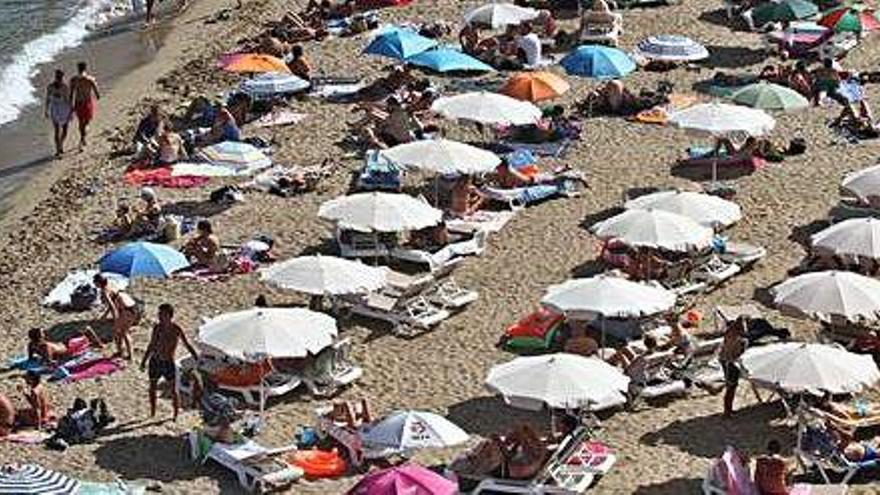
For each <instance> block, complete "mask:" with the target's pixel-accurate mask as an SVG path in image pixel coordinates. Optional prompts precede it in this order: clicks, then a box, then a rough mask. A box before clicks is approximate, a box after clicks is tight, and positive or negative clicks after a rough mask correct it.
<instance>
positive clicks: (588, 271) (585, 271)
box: [571, 259, 609, 278]
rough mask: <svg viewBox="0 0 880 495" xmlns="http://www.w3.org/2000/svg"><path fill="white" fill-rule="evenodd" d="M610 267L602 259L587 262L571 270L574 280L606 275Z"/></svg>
mask: <svg viewBox="0 0 880 495" xmlns="http://www.w3.org/2000/svg"><path fill="white" fill-rule="evenodd" d="M608 268H609V267H608V265H607V264H606V263H605V262H604V261H602V260H600V259H592V260H587V261H585V262H583V263H581V264H579V265H577V266H575V267H574V268H572V269H571V276H572V278H587V277H594V276H596V275H600V274H602V273H605V271H607V270H608Z"/></svg>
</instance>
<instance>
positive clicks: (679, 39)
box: [633, 34, 709, 62]
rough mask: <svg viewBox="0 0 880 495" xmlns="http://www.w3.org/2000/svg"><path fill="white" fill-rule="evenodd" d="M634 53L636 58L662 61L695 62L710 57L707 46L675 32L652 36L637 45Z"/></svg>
mask: <svg viewBox="0 0 880 495" xmlns="http://www.w3.org/2000/svg"><path fill="white" fill-rule="evenodd" d="M633 54H634V55H635V56H636V58H641V59H644V60H656V61H660V62H694V61H697V60H703V59H704V58H709V51H708V50H706V47H704V46H703V45H701V44H699V43H697V42H696V41H694V40H692V39H690V38H688V37H687V36H679V35H675V34H659V35H657V36H650V37H648V38H646V39H643V40H642V41H639V43H638V45H636V48H635V50H634V51H633Z"/></svg>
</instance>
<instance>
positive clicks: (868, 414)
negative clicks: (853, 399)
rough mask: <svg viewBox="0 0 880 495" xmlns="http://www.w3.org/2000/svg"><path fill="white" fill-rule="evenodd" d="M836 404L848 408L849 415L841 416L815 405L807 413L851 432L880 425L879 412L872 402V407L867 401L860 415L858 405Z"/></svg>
mask: <svg viewBox="0 0 880 495" xmlns="http://www.w3.org/2000/svg"><path fill="white" fill-rule="evenodd" d="M838 406H843V407H845V408H846V409H848V410H849V411H850V416H849V417H843V416H841V415H838V414H831V413H829V412H826V411H823V410H820V409H817V408H815V407H811V408H809V413H810V414H812V415H814V416H816V417H818V418H822V419H824V420H825V421H827V422H829V423H831V424H833V425H834V426H835V427H836V428H838V429H840V430H843V431H847V432H849V433H851V434H854V433H855V432H856V431H858V430H862V429H868V428H876V427H878V426H880V412H878V410H877V406H876V404H874V407H870V406H871V404H870V403H869V404H868V405H867V407H866V408H865V409H866V410H865V411H864V415H861V413H860V412H859V410H858V409H859V408H858V407H854V406H853V405H851V404H846V405H841V404H838Z"/></svg>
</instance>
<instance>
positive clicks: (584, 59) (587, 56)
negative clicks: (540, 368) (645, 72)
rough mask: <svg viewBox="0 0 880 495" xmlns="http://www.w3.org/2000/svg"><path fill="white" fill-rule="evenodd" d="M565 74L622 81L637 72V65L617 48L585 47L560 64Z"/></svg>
mask: <svg viewBox="0 0 880 495" xmlns="http://www.w3.org/2000/svg"><path fill="white" fill-rule="evenodd" d="M560 63H561V65H562V67H563V68H564V69H565V72H567V73H569V74H573V75H576V76H583V77H592V78H594V79H620V78H621V77H623V76H625V75H627V74H629V73H630V72H632V71H634V70H636V63H635V62H633V59H631V58H629V55H627V54H626V53H624V52H623V51H621V50H618V49H617V48H610V47H607V46H601V45H584V46H581V47H578V48H577V49H576V50H574V51H573V52H571V53H569V54H568V55H566V56H565V58H563V59H562V62H560Z"/></svg>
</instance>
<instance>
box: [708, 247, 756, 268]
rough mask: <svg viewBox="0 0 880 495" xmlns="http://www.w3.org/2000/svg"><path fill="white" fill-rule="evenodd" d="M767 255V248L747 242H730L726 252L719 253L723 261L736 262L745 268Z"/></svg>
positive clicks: (725, 248) (725, 249)
mask: <svg viewBox="0 0 880 495" xmlns="http://www.w3.org/2000/svg"><path fill="white" fill-rule="evenodd" d="M765 256H767V249H766V248H764V247H762V246H756V245H754V244H748V243H745V242H728V243H727V244H726V245H725V247H724V252H723V253H721V254H719V255H718V257H719V258H721V261H724V262H726V263H735V264H737V265H739V266H741V267H743V268H747V267H749V266H751V265H753V264H755V263H757V262H758V261H760V260H761V259H763V258H764V257H765Z"/></svg>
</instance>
